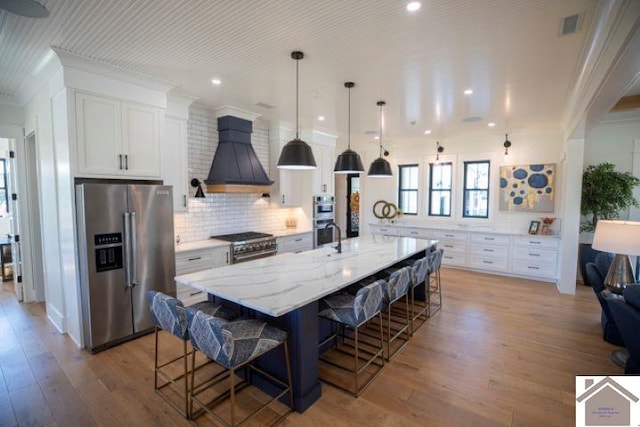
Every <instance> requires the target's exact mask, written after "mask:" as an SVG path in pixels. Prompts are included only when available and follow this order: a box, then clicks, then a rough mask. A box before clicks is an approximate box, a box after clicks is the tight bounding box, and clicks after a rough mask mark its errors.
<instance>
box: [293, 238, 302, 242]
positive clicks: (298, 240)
mask: <svg viewBox="0 0 640 427" xmlns="http://www.w3.org/2000/svg"><path fill="white" fill-rule="evenodd" d="M294 242H302V238H300V239H295V240H294Z"/></svg>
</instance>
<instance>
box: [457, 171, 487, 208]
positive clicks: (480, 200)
mask: <svg viewBox="0 0 640 427" xmlns="http://www.w3.org/2000/svg"><path fill="white" fill-rule="evenodd" d="M462 216H463V217H464V218H488V217H489V161H488V160H483V161H478V162H464V193H463V200H462Z"/></svg>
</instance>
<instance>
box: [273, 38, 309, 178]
mask: <svg viewBox="0 0 640 427" xmlns="http://www.w3.org/2000/svg"><path fill="white" fill-rule="evenodd" d="M291 58H292V59H295V61H296V137H295V138H294V139H292V140H291V141H289V142H287V143H286V144H285V146H284V147H282V151H281V152H280V158H279V159H278V165H277V167H278V168H279V169H315V168H316V167H317V165H316V160H315V159H314V158H313V151H311V147H310V146H309V144H307V143H306V142H304V141H303V140H301V139H300V138H299V137H298V61H300V60H301V59H302V58H304V53H302V52H299V51H294V52H291Z"/></svg>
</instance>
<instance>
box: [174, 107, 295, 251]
mask: <svg viewBox="0 0 640 427" xmlns="http://www.w3.org/2000/svg"><path fill="white" fill-rule="evenodd" d="M187 138H188V139H187V150H188V164H189V180H191V179H192V178H198V179H199V180H200V181H204V180H205V179H206V178H207V175H209V168H211V161H212V160H213V155H214V153H215V151H216V148H217V146H218V126H217V119H216V117H215V115H214V112H213V111H211V110H208V109H206V108H202V107H191V108H190V109H189V123H188V134H187ZM251 143H252V145H253V149H254V150H255V152H256V154H257V155H258V159H259V160H260V162H261V163H262V166H263V167H264V169H265V171H267V173H268V171H269V131H268V124H267V123H266V122H264V121H261V120H256V121H254V122H253V134H252V135H251ZM203 190H204V191H205V194H206V198H204V199H202V198H200V199H196V198H193V197H191V198H190V199H189V212H188V213H177V214H175V215H174V227H175V234H176V235H179V236H180V241H181V242H192V241H196V240H202V239H207V238H209V237H210V236H213V235H218V234H227V233H234V232H240V231H262V232H275V231H277V230H281V229H283V228H284V227H285V222H286V219H287V218H289V217H298V216H299V215H303V213H302V210H301V209H300V208H279V207H278V206H274V204H272V203H269V199H263V198H262V197H261V196H260V194H207V193H206V186H205V185H203ZM193 194H195V190H194V189H192V191H191V195H192V196H193Z"/></svg>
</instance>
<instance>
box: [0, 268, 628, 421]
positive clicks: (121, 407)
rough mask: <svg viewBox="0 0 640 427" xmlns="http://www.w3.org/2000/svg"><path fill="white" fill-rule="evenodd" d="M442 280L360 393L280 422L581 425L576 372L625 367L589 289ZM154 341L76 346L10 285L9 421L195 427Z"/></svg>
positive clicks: (5, 410)
mask: <svg viewBox="0 0 640 427" xmlns="http://www.w3.org/2000/svg"><path fill="white" fill-rule="evenodd" d="M442 283H443V308H442V309H441V310H440V312H439V313H438V314H436V315H435V316H434V317H433V318H432V319H430V320H429V321H428V322H427V323H426V325H425V326H423V327H422V328H421V329H420V330H419V331H418V332H417V333H416V335H415V336H414V337H413V338H412V340H411V341H410V343H409V345H408V346H407V347H406V348H405V349H404V350H403V351H402V352H401V353H400V354H399V355H398V356H397V357H396V358H395V359H394V360H393V361H392V362H391V363H390V364H388V365H387V367H386V368H385V370H384V371H383V372H382V374H381V375H380V376H379V377H378V378H377V379H376V381H375V382H374V383H373V384H372V385H371V386H370V387H369V388H368V389H367V390H366V391H365V392H364V394H363V395H362V396H361V397H359V398H358V399H355V398H353V397H351V396H349V395H347V394H346V393H344V392H341V391H339V390H337V389H335V388H332V387H331V386H328V385H323V396H322V398H321V399H320V400H319V401H318V402H317V403H316V404H315V405H314V406H312V407H311V408H310V409H309V410H307V411H306V412H305V413H304V414H297V413H293V414H291V415H289V417H288V418H287V419H286V420H285V421H284V423H283V425H287V426H335V425H339V426H342V425H344V426H347V425H366V426H411V425H415V426H428V425H434V426H438V425H473V426H484V425H487V426H502V425H504V426H524V425H535V426H540V425H544V426H556V425H557V426H569V425H571V426H572V425H574V424H575V421H574V407H575V404H574V402H575V392H574V390H575V378H574V376H575V375H578V374H580V375H588V374H615V375H619V374H621V373H622V369H621V368H619V367H617V366H616V365H614V364H613V363H612V362H611V361H610V360H609V352H610V351H611V350H612V349H615V348H616V347H615V346H613V345H610V344H608V343H606V342H604V341H603V340H602V337H601V330H600V322H599V320H600V306H599V305H598V302H597V300H596V298H595V295H594V294H593V291H592V290H591V288H588V287H585V286H582V285H578V289H577V293H576V295H575V296H567V295H559V294H558V293H557V291H556V289H555V286H553V285H551V284H547V283H541V282H534V281H529V280H522V279H514V278H507V277H500V276H493V275H485V274H478V273H472V272H466V271H462V270H453V269H445V268H443V269H442ZM153 345H154V341H153V335H148V336H145V337H142V338H139V339H137V340H135V341H131V342H128V343H125V344H123V345H120V346H118V347H115V348H112V349H110V350H107V351H105V352H102V353H99V354H96V355H91V354H89V353H88V352H86V351H83V350H78V349H77V348H76V346H75V344H74V343H73V342H72V341H71V340H70V339H69V338H68V337H67V336H65V335H60V334H59V333H58V332H57V330H56V329H55V328H54V327H53V326H52V325H51V323H50V322H49V321H48V320H47V318H46V315H45V312H44V306H43V304H19V303H18V302H16V300H15V298H14V296H13V289H12V286H11V284H7V283H3V284H2V291H1V292H0V369H1V373H2V376H0V425H1V426H13V425H32V426H91V425H107V426H125V425H126V426H133V425H136V426H180V425H189V423H188V422H187V421H185V420H184V419H182V418H181V417H180V415H178V414H177V413H176V412H175V411H174V410H173V409H172V408H171V407H170V406H169V405H168V404H166V403H165V402H164V401H163V400H162V399H161V398H160V397H159V396H157V395H156V394H155V393H154V391H153V371H152V369H153V368H152V367H153ZM266 415H268V414H266ZM266 415H265V416H266ZM209 422H210V421H209V420H207V419H205V418H200V419H198V420H197V424H198V425H206V424H208V423H209Z"/></svg>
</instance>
